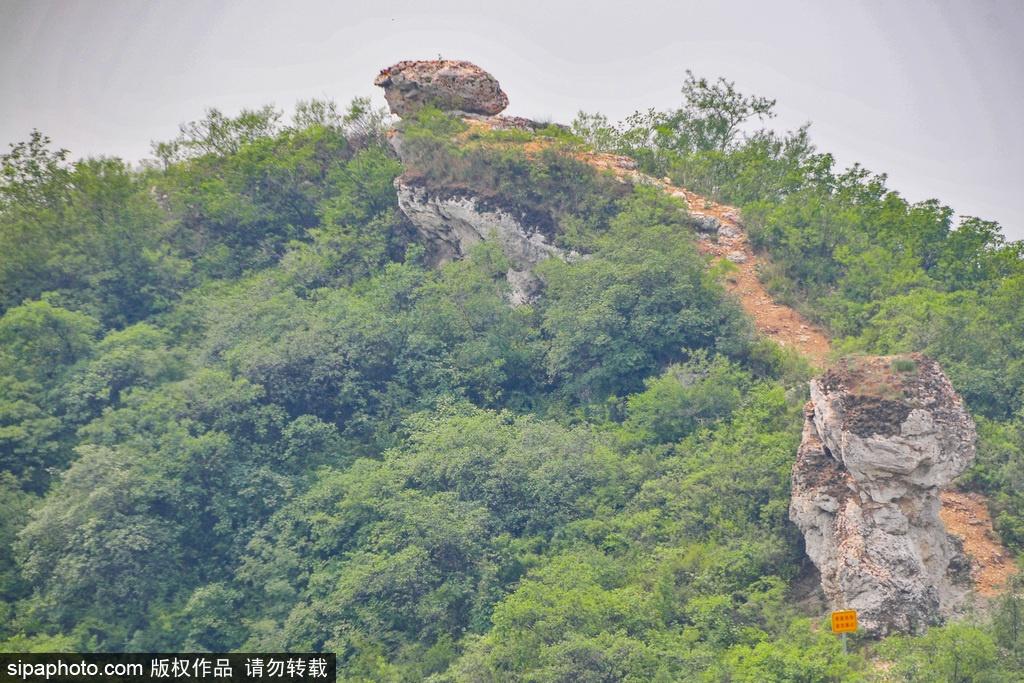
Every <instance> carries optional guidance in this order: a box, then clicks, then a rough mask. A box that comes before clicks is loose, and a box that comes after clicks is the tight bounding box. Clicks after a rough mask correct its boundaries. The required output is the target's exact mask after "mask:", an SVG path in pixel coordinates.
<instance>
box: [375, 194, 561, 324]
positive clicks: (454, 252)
mask: <svg viewBox="0 0 1024 683" xmlns="http://www.w3.org/2000/svg"><path fill="white" fill-rule="evenodd" d="M395 188H396V189H397V191H398V206H399V208H401V209H402V212H403V213H404V214H405V215H406V216H407V217H408V218H409V220H410V221H411V222H412V224H413V225H415V226H416V230H417V232H419V234H420V237H421V238H422V240H423V243H424V244H425V245H426V246H427V249H428V255H429V257H430V260H431V262H432V263H433V264H434V265H443V264H444V263H448V262H449V261H453V260H455V259H459V258H462V257H463V256H464V255H465V254H466V252H467V251H468V249H469V248H470V247H472V246H473V245H474V244H477V243H479V242H483V241H484V240H487V239H491V240H495V241H496V242H497V243H498V244H499V245H500V246H501V250H502V252H503V253H504V254H505V256H506V258H508V260H509V262H510V264H511V268H510V269H509V271H508V272H507V273H506V275H505V277H506V279H507V280H508V282H509V285H510V287H511V291H510V293H509V300H510V303H511V304H512V305H513V306H518V305H521V304H524V303H529V302H530V301H532V300H533V299H534V298H535V297H536V294H537V292H538V291H539V289H540V281H539V279H538V278H537V277H536V276H535V275H534V274H533V271H532V269H533V267H534V266H535V265H537V264H538V263H540V262H541V261H543V260H544V259H546V258H549V257H551V256H556V257H558V258H564V259H569V260H571V259H572V258H575V257H577V255H576V254H574V253H566V252H564V251H563V250H561V249H559V248H558V247H556V246H554V245H552V244H551V243H550V242H548V240H547V238H546V237H545V236H544V234H543V233H542V232H540V231H539V230H537V229H534V228H531V227H530V226H528V225H527V224H525V223H523V222H522V221H520V220H519V219H517V218H516V217H515V216H513V215H512V214H511V213H509V212H508V211H505V210H503V209H500V208H497V207H492V206H488V205H486V204H485V203H484V202H482V201H481V200H479V199H478V198H476V197H473V196H467V195H456V194H453V195H450V196H445V195H441V194H437V193H431V192H429V191H428V190H427V189H426V188H425V187H422V186H419V185H415V184H411V183H408V182H406V181H405V180H404V179H403V178H401V177H399V178H398V179H397V180H396V181H395Z"/></svg>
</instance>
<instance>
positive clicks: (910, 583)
mask: <svg viewBox="0 0 1024 683" xmlns="http://www.w3.org/2000/svg"><path fill="white" fill-rule="evenodd" d="M896 360H897V359H896V358H894V357H874V358H861V359H856V360H850V361H845V362H842V363H840V364H839V365H838V366H837V367H836V368H834V369H832V370H830V371H829V372H827V373H826V374H825V375H824V376H822V377H821V378H819V379H816V380H813V381H812V382H811V400H810V402H808V404H807V408H806V410H805V421H804V432H803V438H802V440H801V444H800V449H799V451H798V452H797V460H796V463H795V464H794V466H793V490H792V498H791V501H790V510H789V515H790V519H792V520H793V521H794V522H795V523H796V525H797V526H798V527H799V528H800V530H801V531H802V532H803V534H804V541H805V545H806V549H807V554H808V556H809V557H810V558H811V560H812V561H813V562H814V564H815V565H816V566H817V567H818V570H819V571H820V573H821V585H822V589H823V590H824V592H825V594H826V596H828V598H829V599H830V601H831V602H832V604H833V607H834V608H836V609H840V608H842V609H856V610H857V611H858V612H859V615H860V621H861V625H862V630H864V631H866V632H868V633H871V634H875V635H884V634H887V633H891V632H919V631H920V630H921V629H923V628H924V627H925V626H927V625H929V624H934V623H939V622H941V621H942V619H943V618H945V617H948V616H950V615H952V614H955V613H956V612H957V611H958V610H960V609H961V608H962V607H963V603H964V598H965V596H966V594H967V592H968V590H969V588H970V579H969V571H968V568H969V563H968V561H967V559H966V557H965V556H964V555H963V552H962V549H961V547H960V544H959V542H958V541H957V540H956V539H954V538H952V537H950V536H949V535H948V534H947V533H946V531H945V528H944V527H943V525H942V521H941V520H940V519H939V506H940V502H939V497H938V494H939V489H940V487H941V486H944V485H946V484H948V483H949V482H950V481H951V480H952V479H953V478H954V477H956V476H957V475H959V474H960V473H962V472H963V471H964V469H966V467H967V466H968V465H969V464H970V463H971V461H972V460H973V459H974V454H975V452H974V441H975V428H974V423H973V421H972V420H971V417H970V415H969V414H968V413H967V411H966V410H965V409H964V406H963V401H962V400H961V399H960V397H959V396H958V395H957V394H956V392H955V391H954V389H953V387H952V385H951V384H950V383H949V380H948V379H947V378H946V376H945V375H944V374H943V373H942V370H941V369H940V368H939V365H938V363H936V362H935V361H933V360H931V359H929V358H926V357H925V356H922V355H920V354H913V355H911V356H909V357H903V358H902V359H901V360H902V361H904V362H905V363H906V362H907V361H910V362H912V364H913V366H914V367H913V369H912V370H909V371H906V372H900V371H898V370H896V369H894V368H895V365H894V361H896ZM908 365H909V364H908Z"/></svg>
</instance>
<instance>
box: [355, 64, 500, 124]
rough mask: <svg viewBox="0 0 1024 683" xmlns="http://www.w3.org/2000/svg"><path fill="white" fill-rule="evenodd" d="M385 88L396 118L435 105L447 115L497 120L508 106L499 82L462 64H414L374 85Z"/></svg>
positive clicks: (394, 70)
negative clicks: (493, 117) (486, 117)
mask: <svg viewBox="0 0 1024 683" xmlns="http://www.w3.org/2000/svg"><path fill="white" fill-rule="evenodd" d="M373 84H374V85H377V86H380V87H381V88H384V99H386V100H387V101H388V106H389V107H390V108H391V112H392V113H393V114H397V115H398V116H401V117H406V116H409V115H411V114H414V113H415V112H416V111H417V110H419V109H421V108H422V107H425V106H428V105H432V106H435V107H437V108H438V109H441V110H443V111H457V112H464V113H467V114H483V115H486V116H494V115H495V114H499V113H501V112H502V111H503V110H504V109H505V107H507V106H508V96H507V95H506V94H505V93H504V92H503V91H502V89H501V86H500V85H498V81H497V79H495V78H494V76H492V75H491V74H489V73H487V72H486V71H484V70H483V69H481V68H480V67H478V66H477V65H476V64H473V63H471V62H466V61H462V60H452V59H437V60H411V61H403V62H398V63H397V64H395V65H394V66H389V67H388V68H386V69H384V70H382V71H381V72H380V74H379V75H378V76H377V78H376V79H375V80H374V81H373Z"/></svg>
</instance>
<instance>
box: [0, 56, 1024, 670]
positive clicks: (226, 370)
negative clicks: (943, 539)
mask: <svg viewBox="0 0 1024 683" xmlns="http://www.w3.org/2000/svg"><path fill="white" fill-rule="evenodd" d="M773 106H774V102H772V101H770V100H766V99H764V98H756V97H747V96H744V95H742V94H740V93H737V92H736V91H735V89H734V88H733V86H732V85H731V84H729V83H727V82H725V81H721V80H719V81H707V80H703V79H697V78H694V77H692V76H691V77H690V78H689V79H688V80H687V81H686V82H685V83H684V87H683V91H682V102H681V104H680V107H679V109H677V110H672V111H665V112H654V111H652V112H648V113H646V114H638V115H636V116H634V117H631V118H630V119H629V120H627V121H626V122H623V123H622V124H619V125H612V124H610V123H609V122H608V121H607V120H606V119H604V118H603V117H602V116H600V115H585V114H583V115H581V116H580V117H579V118H578V119H577V121H576V122H575V124H574V125H573V127H572V128H571V129H566V128H562V127H559V126H547V127H542V128H539V129H537V130H535V131H533V132H524V131H493V132H491V133H483V134H478V135H476V136H469V137H467V136H466V135H465V128H466V124H465V123H463V122H462V121H461V120H459V119H456V118H452V117H450V116H447V115H445V114H443V113H441V112H439V111H437V110H433V109H429V108H428V109H424V110H423V111H421V112H420V114H419V115H418V117H416V118H415V119H406V120H404V121H402V122H401V123H400V124H399V125H400V127H401V130H402V135H403V139H404V142H403V144H405V145H407V148H406V149H405V150H404V156H405V158H406V159H407V163H406V165H405V166H403V164H402V163H401V162H400V161H399V160H398V158H397V157H396V155H395V153H394V151H393V150H392V147H391V145H389V143H388V139H387V129H388V127H389V125H390V123H389V122H388V120H387V119H386V117H385V115H384V113H383V112H379V111H376V110H374V109H373V108H372V107H371V106H370V104H369V101H368V100H363V99H356V100H354V101H353V102H352V103H351V104H350V105H349V106H348V108H344V107H342V108H340V109H339V108H338V107H337V106H336V105H335V104H334V103H331V102H325V101H310V102H305V103H302V104H301V105H300V106H299V107H298V108H297V109H296V111H295V112H293V113H291V114H290V115H288V116H286V115H285V114H284V113H282V112H279V111H277V110H275V109H273V108H272V107H265V108H262V109H256V110H251V111H244V112H242V113H241V114H239V115H238V116H234V117H232V116H227V115H225V114H222V113H221V112H218V111H216V110H210V111H208V112H207V113H206V115H205V117H204V118H202V119H199V120H197V121H195V122H191V123H188V124H184V125H183V126H182V127H181V135H180V136H179V137H178V138H177V139H175V140H172V141H168V142H165V143H160V144H157V145H155V146H154V154H155V156H156V157H157V160H156V161H154V162H152V163H151V164H150V165H148V166H146V167H145V168H140V169H133V168H131V167H130V166H129V165H127V164H126V163H125V162H123V161H121V160H119V159H113V158H95V159H85V160H82V161H76V162H73V161H71V156H70V154H69V153H68V152H67V151H65V150H60V149H58V147H57V146H56V145H54V144H52V143H51V141H50V140H48V139H47V138H46V137H45V136H43V135H42V134H39V133H35V132H34V133H33V134H32V135H31V137H30V138H29V139H28V140H27V141H25V142H21V143H15V144H13V145H12V146H11V148H10V151H9V152H8V153H7V154H5V155H3V157H2V159H0V162H2V168H0V314H2V317H0V650H5V651H30V650H35V651H44V652H45V651H148V652H170V651H197V650H200V651H207V650H208V651H227V650H242V651H312V650H318V651H320V650H323V651H331V652H336V653H337V655H338V664H339V671H340V678H341V680H346V681H419V680H424V679H427V680H432V681H535V682H540V681H736V682H739V681H750V682H754V681H793V682H797V681H802V682H812V681H861V680H894V681H1012V680H1024V587H1022V586H1020V585H1015V586H1013V587H1012V588H1011V589H1010V590H1009V591H1007V593H1006V594H1005V595H1004V596H1002V597H1000V598H998V599H996V600H994V601H993V603H992V604H991V605H979V606H978V607H977V609H976V611H975V613H972V614H971V615H968V616H967V617H966V618H965V619H963V620H961V621H957V622H955V623H950V624H947V625H945V626H941V627H935V628H932V629H930V630H929V631H928V632H927V633H925V634H923V635H919V636H906V637H891V638H887V639H884V640H882V641H872V640H868V639H864V638H860V639H858V638H856V637H855V638H854V639H853V640H851V641H850V648H849V653H848V654H847V653H844V651H843V648H842V646H841V644H840V642H839V640H837V639H836V638H835V636H833V635H832V634H831V633H830V632H829V631H828V627H827V625H826V624H825V622H824V621H823V617H824V616H825V614H824V613H823V612H822V611H821V609H822V607H821V606H820V605H819V604H817V602H816V601H815V600H814V597H813V595H812V591H811V590H810V589H809V586H812V585H813V583H814V581H813V579H814V576H813V567H812V566H811V565H810V563H809V561H808V560H807V559H806V557H805V555H804V552H803V546H802V544H803V540H802V538H801V535H800V533H799V531H798V530H797V529H796V528H795V527H794V526H793V525H792V524H791V523H790V522H789V520H788V516H787V508H788V504H789V477H790V469H791V467H792V463H793V460H794V457H795V453H796V448H797V445H798V443H799V441H800V429H801V424H802V419H803V416H802V406H803V403H804V401H805V400H806V381H807V379H808V378H809V377H810V376H811V372H812V370H811V368H810V366H809V365H808V364H807V362H806V361H805V360H803V359H801V358H799V357H797V356H796V355H795V354H793V353H792V352H787V351H785V350H784V349H782V348H781V347H779V346H777V345H776V344H775V343H773V342H771V341H770V340H768V339H766V338H764V337H762V336H759V335H758V333H757V332H756V330H755V327H754V325H753V324H752V322H751V321H750V320H749V319H748V317H747V316H746V315H745V314H744V312H743V309H742V308H741V307H740V306H739V304H738V303H737V302H736V301H735V299H734V298H733V297H732V296H731V295H730V294H729V293H728V292H727V291H726V288H725V278H726V277H727V276H728V268H726V267H722V266H720V265H715V266H712V265H709V261H708V259H707V258H706V257H705V256H703V255H701V254H700V253H699V252H698V250H697V247H696V236H695V230H694V226H693V224H692V221H691V220H690V219H689V218H688V217H687V215H686V214H685V211H684V210H683V207H682V204H681V203H680V202H679V201H677V200H674V199H672V198H670V197H668V196H666V195H665V194H664V193H662V192H659V191H657V190H656V189H653V188H651V187H645V186H642V185H636V186H634V185H629V184H623V183H622V182H619V181H618V180H616V179H615V178H613V177H611V176H610V175H609V174H607V173H602V172H600V171H598V170H595V169H594V168H593V167H592V166H591V165H588V164H586V163H584V162H582V161H580V160H579V158H578V156H579V153H580V152H581V151H584V150H596V151H601V152H613V153H617V154H624V155H628V156H630V157H632V158H634V159H635V160H636V161H637V164H638V166H639V168H640V169H641V170H643V171H645V172H647V173H650V174H652V175H654V176H656V177H659V178H660V177H668V178H670V179H672V181H673V182H675V183H676V184H679V185H683V186H685V187H687V188H689V189H691V190H694V191H696V192H700V193H702V194H704V195H705V196H707V197H710V198H713V199H715V200H720V201H723V202H728V203H730V204H733V205H736V206H739V207H741V209H742V214H743V217H744V222H745V224H746V226H747V229H748V231H749V235H750V239H751V241H752V243H753V244H754V245H755V246H756V247H758V248H760V249H763V250H764V252H765V263H766V264H768V265H767V266H766V267H765V268H763V269H762V272H761V273H760V275H761V278H762V281H763V282H765V284H766V285H767V287H768V288H769V290H770V291H771V292H772V294H773V295H774V296H775V297H776V298H777V299H779V300H780V301H784V302H786V303H788V304H790V305H792V306H794V307H796V308H797V309H798V310H800V311H801V312H802V313H803V314H804V315H805V316H807V317H808V318H809V319H811V320H813V321H815V322H817V323H819V324H821V325H822V326H823V328H825V329H826V330H828V331H829V333H830V334H831V336H832V337H833V339H834V343H835V345H836V346H837V347H838V348H839V350H840V351H841V352H842V353H858V352H865V353H884V354H889V353H902V352H909V351H922V352H924V353H927V354H928V355H930V356H932V357H933V358H935V359H937V360H938V361H939V362H940V363H941V364H942V366H943V368H944V369H945V371H946V372H947V373H948V375H949V376H950V378H951V379H952V381H953V383H954V384H955V386H956V388H957V390H958V391H959V392H960V393H961V394H962V395H963V396H964V398H965V400H966V401H967V403H968V405H969V407H970V410H971V412H972V414H973V415H974V417H975V419H976V421H977V424H978V431H979V435H980V440H979V455H978V459H977V461H976V463H975V465H974V466H973V467H972V468H971V470H969V471H968V473H967V474H966V475H965V476H964V477H963V479H962V481H961V482H960V483H961V486H962V487H964V488H967V489H970V490H975V491H979V492H981V493H984V494H985V495H986V496H987V497H988V500H989V501H990V505H991V512H992V516H993V519H994V520H995V527H996V530H997V531H998V533H999V534H1000V536H1001V538H1002V540H1003V542H1004V543H1005V544H1006V545H1007V547H1009V548H1010V550H1011V551H1012V552H1014V553H1015V554H1017V555H1018V557H1019V556H1020V553H1021V552H1022V551H1024V306H1022V305H1021V301H1022V300H1024V245H1022V244H1021V243H1019V242H1007V241H1005V240H1004V238H1003V236H1002V234H1001V232H1000V228H999V226H998V225H996V224H994V223H992V222H988V221H985V220H982V219H980V218H964V219H962V220H958V219H956V218H955V216H954V213H953V211H952V209H950V208H949V207H946V206H944V205H942V204H941V203H940V202H938V201H928V202H922V203H919V204H910V203H908V202H907V201H905V200H904V199H903V198H902V197H900V195H899V194H898V193H896V192H895V191H894V190H892V189H890V188H889V187H887V185H886V179H885V176H884V175H876V174H874V173H871V172H869V171H867V170H865V169H863V168H861V167H854V168H851V169H839V168H837V167H836V164H835V161H834V159H833V158H832V157H831V156H830V155H829V154H827V153H822V152H819V151H817V150H816V149H815V148H814V146H813V144H812V143H811V138H810V133H809V130H808V129H807V128H803V129H800V130H798V131H793V132H789V133H779V132H775V131H772V130H771V129H770V128H767V127H764V126H765V125H767V123H766V122H767V121H768V119H770V117H771V113H772V108H773ZM57 142H58V143H59V141H57ZM509 142H515V143H516V144H507V143H509ZM531 142H540V143H543V144H542V145H540V144H538V145H531V144H529V143H531ZM534 147H536V148H539V149H542V151H540V152H537V153H533V152H530V151H528V150H530V149H533V148H534ZM410 159H412V160H414V162H410V161H409V160H410ZM403 173H404V174H406V175H407V177H415V178H416V179H417V180H418V182H421V183H425V184H427V185H429V186H431V187H438V188H454V189H456V190H458V191H466V192H470V191H471V192H473V193H474V194H475V195H478V196H482V197H487V198H488V199H489V200H490V201H493V202H495V203H496V204H500V205H502V206H506V207H513V208H515V209H516V210H520V211H524V212H529V213H530V215H531V216H532V217H533V218H534V219H536V220H537V221H538V222H539V224H542V225H544V226H547V229H549V230H550V233H551V236H552V239H553V241H554V243H555V244H557V245H558V246H560V247H562V248H564V249H566V250H570V249H571V250H575V251H577V252H579V253H580V254H582V255H584V257H583V258H579V259H575V260H571V261H563V260H559V259H549V260H548V261H545V262H544V263H543V264H541V265H540V266H539V267H538V269H537V275H538V276H539V277H540V280H541V281H542V283H543V290H542V293H541V295H540V297H539V298H537V299H536V301H534V302H532V303H530V304H528V305H523V306H518V307H513V306H510V305H509V303H508V301H507V296H508V290H509V284H508V282H507V281H506V279H505V272H506V271H507V270H508V268H509V265H508V262H507V259H506V257H505V255H504V254H503V253H502V251H501V250H500V249H499V248H497V247H496V246H495V245H494V244H490V243H483V244H481V245H479V246H478V247H477V248H476V249H475V250H474V251H472V252H471V253H470V254H469V256H468V257H467V258H465V259H462V260H457V261H453V262H451V263H447V264H446V265H443V266H442V267H439V268H434V267H431V266H430V265H429V262H428V259H427V257H426V249H425V245H423V244H422V243H421V241H419V240H418V235H417V232H416V230H415V229H414V227H413V226H412V225H411V224H410V223H409V221H408V219H407V218H406V217H405V216H404V215H403V214H402V212H401V211H400V210H399V209H398V205H397V200H396V193H395V188H394V184H393V183H394V180H395V178H396V177H398V176H399V175H400V174H403Z"/></svg>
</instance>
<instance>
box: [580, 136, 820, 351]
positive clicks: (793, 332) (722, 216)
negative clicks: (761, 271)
mask: <svg viewBox="0 0 1024 683" xmlns="http://www.w3.org/2000/svg"><path fill="white" fill-rule="evenodd" d="M581 158H582V159H583V160H585V161H587V162H589V163H591V164H592V165H594V166H596V167H598V168H601V169H606V170H610V171H612V172H613V173H615V174H616V175H618V176H620V177H625V178H628V179H630V180H632V181H634V182H640V183H645V184H648V185H656V186H658V187H661V188H662V189H663V190H664V191H665V192H668V193H669V194H670V195H672V196H673V197H677V198H679V199H682V200H683V201H684V202H685V203H686V205H687V208H688V209H689V211H690V214H691V215H693V216H700V217H711V218H714V219H715V220H716V221H717V222H718V230H717V234H716V235H703V234H702V235H701V239H700V240H699V241H698V243H697V246H698V248H699V249H700V250H701V251H702V252H703V253H705V254H708V255H710V256H712V257H715V258H716V259H728V260H729V261H731V262H732V263H733V265H735V266H736V270H735V271H734V272H733V273H730V274H729V275H728V276H727V278H726V284H727V287H728V289H729V291H731V292H733V293H734V294H736V296H737V298H738V299H739V302H740V304H741V305H742V306H743V310H745V311H746V312H747V314H748V315H750V317H751V318H752V319H753V320H754V324H755V325H756V327H757V329H758V331H759V332H761V333H762V334H764V335H765V336H767V337H769V338H771V339H773V340H774V341H775V342H777V343H778V344H779V345H780V346H784V347H787V348H792V349H796V350H797V351H798V352H799V353H800V354H801V355H803V356H804V357H806V358H808V359H809V360H810V361H811V363H813V364H814V365H815V366H817V367H819V368H823V367H824V366H825V362H826V359H827V357H828V352H829V341H828V337H827V336H825V333H824V331H822V330H821V328H819V327H817V326H816V325H814V324H813V323H811V322H810V321H809V320H807V319H806V318H804V317H803V316H802V315H800V314H799V313H798V312H797V311H796V310H794V309H793V308H790V307H789V306H786V305H784V304H780V303H777V302H776V301H775V300H774V299H773V298H772V296H771V295H770V294H769V293H768V290H766V289H765V288H764V285H763V284H762V283H761V280H760V278H759V277H758V273H757V266H758V263H760V262H761V259H762V257H761V256H759V255H757V254H755V253H754V250H753V249H752V248H751V246H750V242H749V241H748V240H747V233H746V230H744V229H743V225H742V223H741V221H740V215H739V211H738V210H737V209H736V208H734V207H732V206H727V205H725V204H718V203H717V202H712V201H710V200H708V199H705V198H704V197H702V196H700V195H698V194H697V193H695V192H690V191H689V190H687V189H686V188H683V187H679V186H677V185H672V184H671V183H670V182H668V181H667V180H659V179H657V178H652V177H651V176H648V175H645V174H643V173H640V172H639V171H637V170H635V169H636V165H635V163H634V162H633V160H632V159H629V158H627V157H620V156H616V155H612V154H594V153H590V154H583V155H581Z"/></svg>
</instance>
